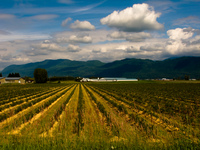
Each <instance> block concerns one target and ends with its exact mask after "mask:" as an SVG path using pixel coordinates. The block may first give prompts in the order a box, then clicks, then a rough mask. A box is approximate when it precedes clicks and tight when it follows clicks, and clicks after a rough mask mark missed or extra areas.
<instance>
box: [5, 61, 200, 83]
mask: <svg viewBox="0 0 200 150" xmlns="http://www.w3.org/2000/svg"><path fill="white" fill-rule="evenodd" d="M38 67H42V68H45V69H46V70H47V72H48V75H49V76H50V77H53V76H58V77H59V76H73V77H79V76H80V75H81V76H82V77H127V78H138V79H162V78H168V79H182V80H184V79H185V76H187V78H186V79H188V77H189V78H190V79H200V57H180V58H174V59H167V60H163V61H153V60H148V59H134V58H131V59H124V60H118V61H114V62H110V63H103V62H100V61H86V62H85V61H71V60H67V59H58V60H45V61H42V62H37V63H30V64H25V65H11V66H8V67H6V68H5V69H4V70H3V71H2V73H3V74H8V73H10V72H13V71H14V72H20V74H21V76H30V77H33V71H34V69H35V68H38Z"/></svg>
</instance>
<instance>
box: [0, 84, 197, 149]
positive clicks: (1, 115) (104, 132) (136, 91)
mask: <svg viewBox="0 0 200 150" xmlns="http://www.w3.org/2000/svg"><path fill="white" fill-rule="evenodd" d="M199 91H200V83H199V82H197V81H194V82H192V81H187V82H186V81H184V82H183V81H179V82H176V81H171V82H164V81H139V82H109V83H108V82H106V83H91V82H90V83H89V82H88V83H77V82H66V83H60V84H55V83H54V84H53V83H48V84H25V85H15V84H12V85H11V84H4V85H1V93H0V149H147V150H151V149H171V150H176V149H180V150H182V149H200V126H199V124H200V92H199Z"/></svg>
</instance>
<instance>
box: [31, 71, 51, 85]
mask: <svg viewBox="0 0 200 150" xmlns="http://www.w3.org/2000/svg"><path fill="white" fill-rule="evenodd" d="M34 78H35V82H36V83H46V82H47V79H48V74H47V71H46V70H45V69H42V68H37V69H35V70H34Z"/></svg>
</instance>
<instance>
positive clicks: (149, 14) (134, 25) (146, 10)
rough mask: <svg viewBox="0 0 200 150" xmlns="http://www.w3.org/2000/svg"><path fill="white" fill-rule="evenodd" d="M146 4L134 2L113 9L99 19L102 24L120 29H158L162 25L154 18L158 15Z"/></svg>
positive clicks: (139, 30)
mask: <svg viewBox="0 0 200 150" xmlns="http://www.w3.org/2000/svg"><path fill="white" fill-rule="evenodd" d="M160 15H161V14H160V13H156V12H155V11H154V10H153V8H152V7H150V6H149V5H148V4H145V3H143V4H134V5H133V7H129V8H126V9H124V10H122V11H120V12H119V11H114V12H113V13H112V14H110V15H108V16H107V17H105V18H102V19H101V20H100V21H101V23H102V24H103V25H108V26H109V27H114V28H117V29H119V30H121V31H128V32H141V31H144V30H159V29H162V28H163V25H162V24H160V23H158V22H157V21H156V19H157V18H158V17H160Z"/></svg>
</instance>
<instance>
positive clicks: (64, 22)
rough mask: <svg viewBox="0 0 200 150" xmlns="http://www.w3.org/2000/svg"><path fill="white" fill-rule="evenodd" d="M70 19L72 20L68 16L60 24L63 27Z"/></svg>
mask: <svg viewBox="0 0 200 150" xmlns="http://www.w3.org/2000/svg"><path fill="white" fill-rule="evenodd" d="M71 20H72V18H70V17H69V18H67V19H65V20H64V21H63V22H62V24H61V25H62V26H63V27H65V26H66V25H67V23H68V22H69V21H71Z"/></svg>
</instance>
